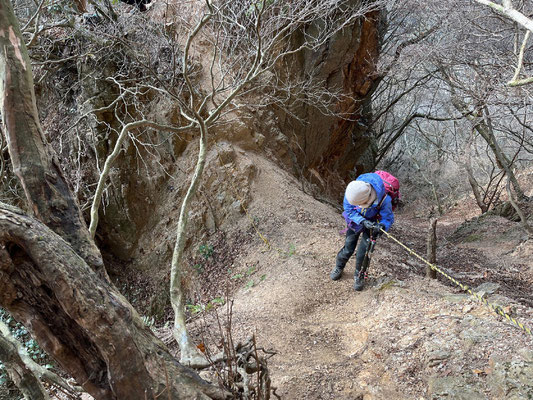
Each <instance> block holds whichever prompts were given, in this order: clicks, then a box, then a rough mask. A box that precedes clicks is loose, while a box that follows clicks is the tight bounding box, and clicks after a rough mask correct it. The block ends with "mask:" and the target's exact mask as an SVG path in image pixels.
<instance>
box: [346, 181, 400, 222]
mask: <svg viewBox="0 0 533 400" xmlns="http://www.w3.org/2000/svg"><path fill="white" fill-rule="evenodd" d="M356 180H357V181H363V182H367V183H370V184H371V185H372V187H373V188H374V190H375V191H376V194H377V198H376V201H374V203H373V204H372V205H371V206H370V207H368V208H361V207H359V206H354V205H352V204H350V203H349V202H348V200H346V196H344V212H343V213H342V216H343V217H344V219H346V222H347V224H348V228H350V229H353V230H354V231H356V232H359V231H361V230H362V229H363V225H362V222H363V221H364V220H365V219H367V220H369V221H372V222H376V221H379V222H380V223H381V224H383V225H384V226H385V230H386V231H388V230H389V229H390V227H391V226H392V224H393V223H394V214H393V213H392V203H391V202H392V199H391V197H390V196H389V195H387V193H386V192H385V186H384V185H383V181H382V180H381V178H380V176H379V175H377V174H374V173H370V174H362V175H359V176H358V177H357V179H356ZM383 197H385V200H383ZM382 200H383V201H382ZM380 204H381V206H380Z"/></svg>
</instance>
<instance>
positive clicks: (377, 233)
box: [374, 223, 385, 237]
mask: <svg viewBox="0 0 533 400" xmlns="http://www.w3.org/2000/svg"><path fill="white" fill-rule="evenodd" d="M382 229H383V231H384V230H385V225H383V224H380V223H377V224H376V225H374V235H375V236H376V237H379V236H381V235H383V231H382Z"/></svg>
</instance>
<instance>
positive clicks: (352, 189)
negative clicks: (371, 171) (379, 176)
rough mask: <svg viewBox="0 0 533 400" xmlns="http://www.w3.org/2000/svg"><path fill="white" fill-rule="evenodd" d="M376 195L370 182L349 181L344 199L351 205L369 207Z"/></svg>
mask: <svg viewBox="0 0 533 400" xmlns="http://www.w3.org/2000/svg"><path fill="white" fill-rule="evenodd" d="M376 197H377V195H376V191H375V190H374V188H373V187H372V185H371V184H370V183H367V182H363V181H351V182H350V183H349V184H348V186H347V187H346V200H348V203H350V204H351V205H353V206H359V207H362V208H367V207H370V206H371V205H372V203H373V202H374V201H375V200H376Z"/></svg>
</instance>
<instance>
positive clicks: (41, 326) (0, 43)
mask: <svg viewBox="0 0 533 400" xmlns="http://www.w3.org/2000/svg"><path fill="white" fill-rule="evenodd" d="M0 110H1V112H2V120H3V123H4V125H5V128H6V135H7V137H8V142H9V153H10V156H11V159H12V162H13V166H14V169H15V172H16V174H17V176H18V177H19V178H20V180H21V182H22V185H23V187H24V191H25V193H26V196H27V199H28V203H29V205H30V208H31V209H32V210H33V212H34V214H35V216H36V218H38V219H39V220H41V221H42V222H44V224H43V223H41V222H39V221H37V220H36V219H34V218H31V217H28V216H26V215H24V214H23V213H22V212H21V211H20V210H18V209H15V208H13V207H11V206H9V205H6V204H0V306H2V307H4V308H5V309H6V310H8V311H9V312H10V313H11V314H12V315H13V316H14V317H15V318H16V319H17V320H18V321H20V322H21V323H23V324H24V325H25V326H26V328H27V329H28V330H29V331H30V332H31V334H32V336H33V337H34V338H35V339H36V340H37V341H38V342H39V344H40V345H41V347H42V348H43V349H45V350H46V351H47V352H48V353H49V354H50V355H51V356H52V357H53V358H54V359H55V360H56V361H57V362H58V363H59V364H60V365H61V367H62V368H64V369H65V370H66V371H67V372H68V373H70V374H71V375H72V376H73V377H74V378H75V379H76V381H77V382H78V383H79V384H80V385H81V386H82V387H83V388H84V389H85V390H87V392H89V393H90V394H91V395H92V396H93V397H95V398H96V399H98V400H100V399H105V400H107V399H110V400H111V399H128V400H137V399H138V400H145V399H153V398H156V397H157V396H158V395H159V394H162V396H163V397H162V398H165V399H167V398H168V399H178V398H180V399H181V398H195V399H207V398H224V397H225V396H226V393H225V392H223V391H221V390H220V389H218V388H216V387H213V386H211V385H209V384H208V383H206V382H204V381H202V380H201V379H200V378H199V377H198V375H196V374H195V373H194V372H193V371H191V370H189V369H187V368H185V367H183V366H182V365H180V364H179V363H178V362H177V361H176V360H175V359H174V358H173V357H172V355H171V354H170V353H169V352H168V350H167V349H166V347H165V346H164V344H163V343H162V342H161V341H159V340H158V339H157V338H156V337H155V336H154V335H153V334H152V332H151V331H150V329H148V328H146V327H145V326H144V324H143V323H142V321H141V320H140V318H139V316H138V314H137V313H136V311H135V310H134V309H133V307H132V306H131V305H130V304H129V303H128V302H127V301H126V300H125V299H124V298H123V297H122V295H121V294H120V293H119V292H118V291H117V290H116V288H114V287H113V285H111V284H110V283H109V281H108V280H107V279H105V278H106V275H105V271H104V269H103V262H102V258H101V255H100V252H99V251H98V249H97V247H96V245H95V244H94V242H93V240H92V239H91V238H90V236H89V232H88V230H87V227H86V225H85V223H84V221H83V219H82V216H81V212H80V209H79V207H78V205H77V204H76V201H75V199H74V198H73V196H72V193H71V191H70V190H69V187H68V185H67V183H66V181H65V179H64V178H63V175H62V173H61V170H60V167H59V164H58V162H57V161H56V160H55V159H54V156H53V151H52V150H51V149H50V147H49V146H48V144H47V143H46V140H45V139H44V136H43V132H42V129H41V126H40V123H39V119H38V113H37V108H36V103H35V95H34V91H33V78H32V72H31V65H30V61H29V58H28V55H27V51H26V48H25V46H24V42H23V40H22V36H21V33H20V28H19V26H18V21H17V20H16V18H15V16H14V14H13V10H12V7H11V3H10V1H9V0H0ZM46 225H48V226H49V227H50V228H51V229H50V228H49V227H47V226H46ZM102 278H104V279H102Z"/></svg>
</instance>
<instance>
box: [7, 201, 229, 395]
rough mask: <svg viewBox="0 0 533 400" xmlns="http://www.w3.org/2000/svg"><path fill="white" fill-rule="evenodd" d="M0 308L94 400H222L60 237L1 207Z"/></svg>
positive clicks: (220, 393) (16, 212)
mask: <svg viewBox="0 0 533 400" xmlns="http://www.w3.org/2000/svg"><path fill="white" fill-rule="evenodd" d="M0 245H1V248H0V304H1V305H2V307H4V308H6V309H7V310H8V311H9V312H10V313H11V314H12V315H13V316H14V317H15V318H16V319H17V320H18V321H20V322H22V323H23V324H24V325H25V326H26V327H27V328H28V329H29V330H30V331H31V332H32V334H33V335H34V337H35V338H36V339H37V340H38V342H39V344H40V345H41V346H42V347H43V348H44V349H45V350H46V351H47V352H48V353H49V354H51V355H53V357H54V358H55V359H56V360H57V361H58V363H59V364H60V365H61V366H62V367H63V368H64V369H65V370H66V371H68V372H69V373H70V374H72V376H73V377H74V378H75V379H76V381H77V382H79V383H80V384H81V385H82V386H83V388H84V389H85V390H87V391H88V392H89V393H90V394H91V395H92V396H94V397H95V398H96V399H128V400H129V399H131V400H134V399H139V400H144V399H145V398H147V399H152V398H153V397H154V396H157V395H158V394H160V393H162V392H163V391H165V392H166V391H167V390H168V391H170V396H167V394H165V397H164V398H167V397H168V398H171V399H178V398H199V399H208V398H224V393H222V392H221V391H220V390H219V389H217V388H215V387H213V386H211V385H209V384H207V383H206V382H204V381H202V380H201V379H200V378H199V377H198V376H197V375H196V374H195V373H194V372H193V371H191V370H189V369H187V368H185V367H183V366H182V365H181V364H179V363H178V362H177V361H176V360H175V359H174V358H173V357H172V355H171V354H170V353H169V352H168V350H167V349H166V347H165V345H164V344H163V343H162V342H161V341H159V340H158V339H157V338H156V337H154V335H153V334H152V332H151V331H150V329H149V328H147V327H145V326H144V324H143V322H142V321H141V319H140V318H139V316H138V314H137V312H136V311H135V310H134V309H133V307H132V306H131V305H130V304H129V303H127V302H126V300H125V299H124V298H123V297H122V295H121V294H120V293H118V292H117V290H116V289H115V288H114V287H113V286H112V285H110V284H109V283H107V282H106V281H104V280H102V279H100V278H99V277H98V276H97V274H96V273H95V272H94V271H93V270H92V269H91V268H89V266H88V265H87V263H86V262H85V261H84V260H83V259H82V258H81V257H79V255H78V254H77V253H76V252H74V251H73V249H72V248H71V247H70V246H69V244H68V243H66V242H65V241H64V240H63V239H62V238H61V237H59V236H58V235H57V234H55V233H54V232H53V231H51V230H50V229H49V228H47V227H46V226H45V225H43V224H42V223H40V222H39V221H36V220H34V219H33V218H31V217H28V216H25V215H24V214H22V213H20V212H19V211H17V210H16V209H14V208H13V207H10V206H7V205H5V204H1V203H0Z"/></svg>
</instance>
